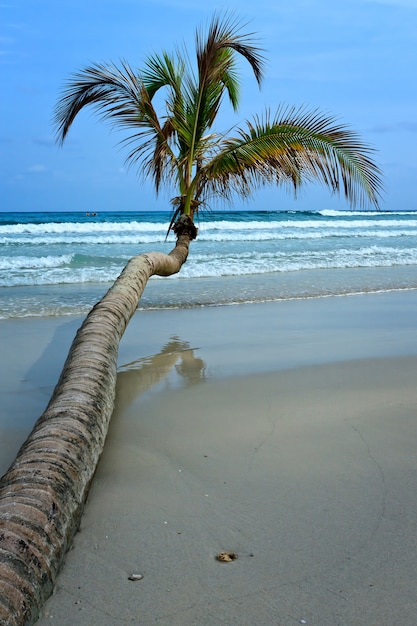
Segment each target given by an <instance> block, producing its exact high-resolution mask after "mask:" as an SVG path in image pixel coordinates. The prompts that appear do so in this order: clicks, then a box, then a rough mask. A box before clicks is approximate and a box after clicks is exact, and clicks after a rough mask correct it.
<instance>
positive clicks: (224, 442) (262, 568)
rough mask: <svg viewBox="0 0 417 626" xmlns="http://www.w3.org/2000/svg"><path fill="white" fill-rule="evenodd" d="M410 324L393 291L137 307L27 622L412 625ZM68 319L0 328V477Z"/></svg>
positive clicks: (37, 402) (415, 433)
mask: <svg viewBox="0 0 417 626" xmlns="http://www.w3.org/2000/svg"><path fill="white" fill-rule="evenodd" d="M416 311H417V293H416V292H402V293H388V294H376V295H368V296H352V297H330V298H322V299H315V300H300V301H288V302H277V303H270V304H268V303H265V304H260V305H239V306H230V307H213V308H211V309H210V308H209V309H200V310H198V309H194V310H172V311H147V312H138V313H137V314H136V315H135V317H134V319H133V320H132V321H131V323H130V325H129V327H128V330H127V331H126V334H125V337H124V338H123V340H122V344H121V347H120V358H119V364H120V368H119V377H118V394H117V405H116V409H115V413H114V415H113V418H112V422H111V425H110V431H109V435H108V439H107V442H106V447H105V450H104V453H103V456H102V459H101V462H100V464H99V467H98V470H97V473H96V476H95V480H94V482H93V485H92V489H91V491H90V496H89V500H88V503H87V506H86V510H85V514H84V517H83V520H82V523H81V528H80V532H79V533H78V534H77V536H76V538H75V541H74V546H73V548H72V550H70V552H69V553H68V554H67V557H66V562H65V566H64V568H63V570H62V572H61V574H60V576H59V578H58V580H57V585H56V591H55V593H54V595H53V596H52V597H51V598H50V600H49V601H48V602H47V603H46V605H45V607H44V611H43V616H42V617H41V619H40V620H39V622H38V624H41V625H42V626H44V625H46V624H54V625H56V626H66V625H68V626H69V625H71V626H74V625H80V626H81V625H86V624H88V625H89V626H90V625H97V626H99V625H100V626H113V625H116V624H117V625H118V624H125V623H131V624H143V625H146V626H147V625H152V624H163V625H167V626H168V625H170V626H171V625H175V626H188V625H203V626H211V625H218V624H222V625H223V624H224V625H234V626H235V625H239V626H240V625H242V626H246V625H247V626H253V625H269V624H271V625H272V624H280V625H281V624H282V625H284V626H291V625H292V624H300V623H305V624H310V625H314V626H327V625H329V626H330V625H332V626H334V625H337V624H340V625H343V626H359V625H361V624H367V625H372V624H375V625H376V624H378V625H384V626H397V625H398V624H401V625H402V626H403V625H404V626H414V624H415V623H416V617H415V616H416V610H417V600H416V598H415V588H416V583H417V570H416V565H415V554H416V542H417V532H416V531H417V503H416V499H415V486H416V476H417V460H416V453H415V450H416V444H417V390H416V389H417V387H416V374H417V333H416V325H417V324H416ZM79 323H80V320H77V319H65V318H61V319H60V320H59V319H50V320H44V319H41V320H20V321H14V322H12V321H11V322H2V323H1V324H0V334H1V340H2V345H7V346H8V347H9V352H7V353H6V352H3V354H10V357H7V364H6V363H5V359H4V357H3V358H2V360H1V361H2V362H1V365H2V377H1V380H2V386H1V388H0V391H1V396H2V398H3V399H4V403H2V408H1V409H0V411H1V412H0V417H1V424H2V430H3V434H4V435H5V438H4V437H2V439H1V451H2V454H1V462H2V464H3V465H6V466H7V463H6V461H5V459H6V458H7V457H8V456H13V454H14V453H15V451H16V450H15V449H16V447H17V446H18V445H19V438H20V439H23V438H24V436H26V432H25V431H27V430H28V429H29V428H30V423H31V418H30V415H32V418H33V419H32V421H34V419H36V417H37V416H38V415H39V413H40V411H41V410H42V408H43V406H42V405H43V404H46V401H47V400H48V398H49V395H50V392H51V391H52V387H53V385H54V384H55V382H56V379H57V377H58V375H59V372H60V368H61V366H62V363H63V360H64V358H65V356H66V352H67V350H68V347H69V344H70V342H71V340H72V338H73V336H74V334H75V330H76V328H77V327H78V325H79ZM13 347H14V348H13ZM12 348H13V349H12ZM38 409H39V410H38ZM34 411H37V413H36V414H34V413H33V412H34ZM2 469H3V470H4V469H6V467H3V468H2ZM221 551H230V552H234V553H236V554H237V559H236V560H234V561H232V562H228V563H221V562H218V561H217V560H216V554H218V553H219V552H221ZM131 574H141V575H142V576H143V578H142V579H141V580H136V581H131V580H129V576H130V575H131Z"/></svg>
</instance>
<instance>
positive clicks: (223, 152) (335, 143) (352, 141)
mask: <svg viewBox="0 0 417 626" xmlns="http://www.w3.org/2000/svg"><path fill="white" fill-rule="evenodd" d="M372 152H373V150H372V148H370V147H369V146H367V145H366V144H364V143H363V142H362V141H361V140H360V138H359V137H358V135H357V134H356V133H354V132H353V131H351V130H350V129H349V128H347V127H346V126H342V125H339V124H337V123H336V122H335V120H334V119H333V118H332V117H329V116H326V115H323V114H322V113H320V112H319V111H316V110H314V111H307V110H305V109H304V108H302V109H298V110H296V109H295V108H290V109H284V108H281V109H279V110H278V112H277V114H276V115H275V117H274V118H273V119H272V120H271V119H270V114H269V113H268V112H266V113H265V115H264V117H262V118H260V117H255V119H254V121H253V122H248V123H247V128H246V129H241V130H240V131H239V133H238V136H237V137H234V138H230V139H226V140H224V141H223V143H222V145H221V147H220V150H219V153H218V154H217V155H216V156H215V157H213V159H212V160H211V161H210V162H208V163H207V164H206V166H205V168H204V172H202V175H203V174H204V176H205V179H206V181H207V182H206V183H205V184H207V186H208V187H211V188H212V189H213V190H214V189H218V190H219V192H220V191H221V190H223V189H224V188H225V187H226V186H227V185H231V186H232V187H233V188H234V190H235V191H236V192H237V193H240V194H242V195H246V194H247V193H248V192H249V189H252V188H254V187H259V186H261V185H265V184H268V183H278V184H290V185H291V186H292V187H293V188H294V189H297V188H298V187H299V186H300V185H301V184H302V183H303V182H306V181H314V180H315V181H318V182H320V183H323V184H325V185H327V186H328V187H330V189H331V190H332V191H333V192H338V191H341V190H342V191H343V193H344V195H345V197H346V199H347V200H348V201H349V202H350V203H351V204H356V203H359V204H361V205H364V204H366V203H367V202H371V203H372V204H374V205H375V206H378V199H379V196H380V189H381V177H380V170H379V168H378V167H377V166H376V165H375V163H374V162H373V160H372V159H371V158H370V154H371V153H372Z"/></svg>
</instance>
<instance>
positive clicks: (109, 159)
mask: <svg viewBox="0 0 417 626" xmlns="http://www.w3.org/2000/svg"><path fill="white" fill-rule="evenodd" d="M219 8H221V9H223V10H225V9H226V10H231V11H236V14H237V15H238V16H239V17H242V19H243V20H244V21H249V29H250V30H251V31H255V32H256V33H258V36H259V39H260V41H261V44H262V46H263V47H264V48H265V50H266V57H267V67H266V75H265V80H264V84H263V87H262V90H261V91H259V90H258V89H257V86H256V82H255V80H254V78H253V76H251V74H250V68H249V66H248V65H247V64H246V65H245V63H244V62H242V64H241V65H240V67H241V76H242V83H243V89H242V103H241V108H240V110H239V112H238V114H237V115H235V114H232V112H231V110H230V109H229V107H228V105H226V106H225V108H224V112H223V115H222V117H221V118H220V120H219V126H218V129H219V130H225V129H227V128H229V127H230V126H231V125H232V124H235V123H240V122H243V121H244V120H246V119H248V118H250V117H251V116H252V115H253V114H255V113H260V112H262V111H263V110H264V109H265V107H270V108H271V109H272V110H274V109H275V108H277V107H278V105H279V104H281V103H286V104H294V105H296V106H300V105H308V107H311V108H319V109H321V110H322V111H324V112H326V113H330V114H332V115H334V116H335V117H336V118H337V119H338V120H339V121H341V122H344V123H346V124H348V125H349V126H351V127H352V128H353V129H354V130H356V131H357V132H359V133H360V134H361V136H362V138H363V139H365V140H366V141H367V142H368V143H369V144H371V145H372V146H373V147H374V148H375V149H376V151H377V152H376V154H375V159H376V161H377V163H378V164H379V165H380V167H381V169H382V171H383V175H384V183H385V188H386V191H385V194H384V197H383V200H382V202H381V208H382V209H383V210H390V211H391V210H415V209H417V194H416V182H417V156H416V155H417V152H416V150H415V142H416V141H417V110H416V103H417V80H416V77H417V71H416V67H417V0H349V2H339V1H335V0H290V1H288V0H286V1H284V0H275V1H274V2H272V0H256V1H254V0H251V1H247V0H230V1H228V0H225V2H223V3H222V4H219V3H217V2H211V0H206V1H204V2H195V0H163V1H159V0H153V1H151V2H146V1H144V0H117V1H116V0H112V1H110V0H100V1H98V0H97V1H96V0H94V1H93V0H72V1H71V2H67V1H66V0H60V1H59V2H58V1H57V0H36V1H35V0H0V71H1V74H2V76H1V84H2V97H1V100H0V113H1V115H0V151H1V154H0V158H1V164H0V210H1V211H44V210H45V211H55V210H81V211H84V210H85V211H104V210H153V209H155V210H167V209H169V208H170V205H169V198H170V197H171V195H173V194H172V193H171V190H168V191H167V192H162V193H161V194H160V196H159V197H156V196H155V193H154V192H153V189H152V187H151V186H150V184H149V183H146V182H144V181H142V180H141V179H140V178H138V176H137V174H136V173H135V171H134V170H132V169H131V170H128V169H127V168H126V167H125V164H124V153H123V151H122V149H121V148H120V146H119V145H118V144H119V141H120V138H121V136H120V135H119V134H118V133H117V132H114V131H112V130H111V129H110V127H109V126H107V125H106V124H105V123H103V122H102V121H100V120H99V119H98V118H97V117H96V116H94V115H92V114H91V111H88V109H86V110H85V111H84V112H82V113H81V114H80V115H79V117H78V118H77V119H76V120H75V122H74V124H73V126H72V128H71V130H70V133H69V136H68V139H67V141H66V143H65V144H64V146H63V147H59V146H57V145H56V143H55V140H54V132H53V127H52V123H51V119H52V116H53V108H54V105H55V103H56V100H57V98H58V96H59V93H60V91H61V90H62V87H63V85H64V83H65V81H66V80H67V78H68V77H69V75H70V74H71V73H73V72H75V71H77V70H79V69H81V68H83V67H84V66H86V65H87V64H89V63H90V62H94V61H96V62H106V61H116V62H117V61H118V60H119V59H122V58H124V59H126V60H128V61H129V63H130V64H131V65H132V66H133V67H136V68H138V69H139V68H140V67H141V66H142V64H143V60H144V59H145V58H146V56H147V55H148V54H149V53H152V52H157V51H159V50H161V49H167V50H172V49H173V48H174V47H175V45H176V44H177V43H185V44H186V45H187V46H188V47H189V48H190V50H193V46H194V34H195V30H196V28H197V27H199V26H204V25H205V24H207V23H208V22H209V20H210V18H211V16H212V15H213V13H214V12H215V11H216V10H218V9H219ZM216 208H217V207H216ZM233 208H235V209H239V208H246V209H269V210H283V209H300V210H307V209H313V210H320V209H347V208H349V206H348V205H347V203H346V202H345V201H344V200H343V199H339V198H338V197H334V196H332V195H331V194H330V192H329V191H328V190H327V189H325V188H322V187H320V186H318V185H311V184H310V185H307V186H305V187H304V188H303V189H302V190H301V191H300V193H299V196H298V198H297V199H294V198H293V197H292V196H291V195H289V194H288V193H287V192H286V191H285V190H284V189H279V188H271V187H270V188H267V189H264V190H262V191H260V192H257V193H256V194H255V195H254V196H253V198H252V199H250V200H248V202H247V203H245V204H242V202H241V201H240V200H236V202H235V203H234V206H233Z"/></svg>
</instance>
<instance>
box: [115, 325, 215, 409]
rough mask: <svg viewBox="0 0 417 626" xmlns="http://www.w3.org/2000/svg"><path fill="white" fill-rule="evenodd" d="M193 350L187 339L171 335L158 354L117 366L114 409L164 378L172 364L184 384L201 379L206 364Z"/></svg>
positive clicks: (201, 380)
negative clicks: (183, 339)
mask: <svg viewBox="0 0 417 626" xmlns="http://www.w3.org/2000/svg"><path fill="white" fill-rule="evenodd" d="M194 352H195V349H193V348H190V346H189V343H188V342H186V341H182V340H181V339H179V337H176V336H173V337H171V339H170V341H168V343H166V344H165V346H164V347H163V348H162V350H161V351H160V352H159V353H158V354H155V355H153V356H150V357H145V358H141V359H137V360H136V361H131V362H130V363H126V364H125V365H121V366H119V368H118V374H117V385H116V402H115V408H116V410H117V411H124V410H126V409H127V407H128V406H129V405H130V404H131V403H132V402H133V401H134V400H135V399H136V398H137V397H138V396H139V395H140V394H142V393H144V392H145V391H147V390H148V389H150V388H151V387H153V386H155V385H157V384H158V383H159V382H161V380H163V379H164V378H166V377H167V376H168V374H169V373H170V372H171V370H172V369H173V368H174V367H175V370H176V372H177V374H178V375H179V376H180V377H181V378H182V380H183V385H184V386H187V387H188V386H191V385H195V384H198V383H201V382H203V381H204V380H205V379H206V377H205V368H206V365H205V362H204V361H203V359H200V358H197V357H196V356H195V354H194Z"/></svg>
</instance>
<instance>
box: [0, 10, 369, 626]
mask: <svg viewBox="0 0 417 626" xmlns="http://www.w3.org/2000/svg"><path fill="white" fill-rule="evenodd" d="M196 43H197V58H196V64H195V70H194V69H193V67H192V66H191V64H190V62H189V60H188V57H187V56H186V55H185V54H184V53H183V54H182V53H180V52H177V53H176V54H175V55H169V54H168V53H166V52H164V53H162V54H161V55H154V56H151V57H150V58H149V59H148V61H147V62H146V64H145V67H144V70H143V71H142V72H141V73H137V72H134V71H133V70H132V69H131V68H130V66H129V65H128V64H127V63H126V62H123V63H122V64H121V67H119V68H118V67H116V66H115V65H112V64H110V65H106V66H103V65H93V66H91V67H87V68H86V69H85V70H83V71H82V72H80V73H79V74H76V75H75V76H74V77H73V78H72V79H71V80H70V82H69V84H68V86H67V88H66V91H65V92H64V94H63V95H62V97H61V98H60V100H59V102H58V105H57V108H56V116H55V122H56V125H57V129H58V137H59V139H60V141H61V142H62V141H64V139H65V137H66V135H67V133H68V130H69V128H70V126H71V124H72V122H73V121H74V119H75V117H76V116H77V114H78V113H79V112H80V111H81V110H82V109H83V108H84V107H86V106H88V105H91V106H92V107H93V108H94V109H95V110H96V111H97V112H98V113H99V114H100V115H101V116H102V117H103V118H105V119H108V120H110V121H111V122H112V123H113V124H115V125H116V126H120V127H122V128H127V129H129V130H130V131H131V132H132V133H133V134H131V135H129V136H128V137H127V138H126V139H125V140H124V141H125V143H126V144H127V145H128V146H129V148H128V150H129V151H128V155H127V160H128V162H129V163H131V164H133V165H138V166H139V170H140V171H141V173H142V174H144V175H145V176H150V177H151V178H152V179H153V182H154V184H155V188H156V191H157V192H158V191H159V189H160V187H161V185H162V184H164V185H172V188H173V189H174V190H175V191H174V194H175V195H174V197H173V200H172V203H173V207H174V211H173V220H172V222H171V226H172V230H173V231H174V233H175V234H176V245H175V247H174V249H173V250H172V251H171V252H170V253H169V254H163V253H156V252H150V253H148V254H142V255H140V256H137V257H134V258H133V259H131V261H129V263H128V264H127V265H126V267H125V269H124V270H123V272H122V273H121V275H120V276H119V278H118V279H117V280H116V282H115V283H114V285H113V286H112V287H111V288H110V290H109V291H108V292H107V294H106V295H105V296H104V297H103V299H102V300H101V301H100V302H98V303H97V304H96V305H95V307H94V308H93V309H92V311H91V312H90V313H89V315H88V316H87V318H86V319H85V321H84V322H83V324H82V326H81V327H80V329H79V331H78V333H77V335H76V337H75V339H74V342H73V344H72V346H71V349H70V352H69V354H68V357H67V360H66V363H65V365H64V368H63V371H62V373H61V377H60V379H59V381H58V384H57V386H56V388H55V391H54V393H53V396H52V398H51V400H50V402H49V404H48V406H47V408H46V410H45V411H44V413H43V414H42V415H41V417H40V418H39V419H38V421H37V422H36V424H35V426H34V428H33V430H32V433H31V434H30V435H29V437H28V439H27V440H26V442H25V443H24V444H23V446H22V448H21V449H20V451H19V453H18V455H17V457H16V460H15V461H14V463H13V464H12V465H11V467H10V468H9V470H8V471H7V473H6V474H5V475H4V476H3V478H2V479H1V481H0V624H8V626H17V625H20V624H31V623H33V621H35V620H36V618H37V615H38V614H39V611H40V609H41V606H42V604H43V602H44V601H45V599H46V598H47V597H48V595H49V594H50V593H51V590H52V588H53V585H54V582H55V579H56V576H57V573H58V571H59V569H60V567H61V566H62V562H63V559H64V555H65V552H66V550H67V549H68V547H69V546H70V544H71V541H72V538H73V536H74V534H75V532H76V531H77V528H78V524H79V520H80V517H81V514H82V510H83V506H84V504H85V500H86V498H87V494H88V489H89V486H90V483H91V481H92V479H93V476H94V471H95V468H96V465H97V462H98V459H99V457H100V454H101V451H102V449H103V445H104V440H105V437H106V433H107V428H108V423H109V420H110V417H111V414H112V411H113V406H114V398H115V386H116V366H117V352H118V346H119V342H120V339H121V337H122V335H123V332H124V330H125V328H126V326H127V324H128V322H129V320H130V318H131V317H132V315H133V314H134V312H135V310H136V307H137V305H138V302H139V299H140V297H141V295H142V292H143V289H144V287H145V285H146V283H147V281H148V279H149V278H150V276H152V275H154V274H158V275H162V276H166V275H169V274H173V273H175V272H178V271H179V270H180V268H181V266H182V265H183V263H184V262H185V261H186V259H187V255H188V250H189V245H190V241H191V240H192V239H194V238H195V237H196V235H197V229H196V228H195V226H194V217H195V215H196V213H197V212H198V210H199V208H202V207H204V206H205V205H206V204H207V203H208V202H209V201H210V199H211V198H212V197H216V196H218V197H221V198H224V199H226V200H231V199H232V198H233V197H234V196H235V195H236V194H237V195H240V196H244V197H246V196H247V195H248V194H249V193H251V192H252V191H253V190H254V189H256V188H258V187H259V186H261V185H264V184H271V183H275V184H278V185H279V184H284V185H289V186H290V187H292V188H294V189H295V190H297V189H298V188H299V186H300V185H301V184H302V183H303V182H305V181H310V180H317V181H319V182H321V183H324V184H325V185H327V186H328V187H329V188H330V189H331V190H332V191H343V193H344V195H345V196H346V198H347V199H348V201H350V202H351V203H353V204H355V203H361V204H363V203H365V201H369V202H370V203H371V204H373V205H375V206H377V204H378V195H379V192H380V188H381V183H380V174H379V170H378V168H377V167H376V165H375V164H374V163H373V161H372V160H371V158H370V153H371V150H370V148H368V147H367V146H366V145H365V144H363V143H362V142H361V140H360V139H359V138H358V137H357V135H356V134H355V133H353V132H352V131H350V130H348V129H347V128H345V127H343V126H340V125H337V124H336V123H335V122H334V120H332V119H331V118H329V117H327V116H325V115H322V114H321V113H319V112H318V111H307V110H305V109H301V110H296V109H294V108H284V107H281V108H280V109H278V112H277V113H276V114H275V115H271V114H270V113H269V112H265V113H264V114H263V115H262V116H259V117H255V118H254V120H253V121H252V122H247V124H246V127H245V128H241V129H235V130H234V133H233V135H232V136H226V135H223V134H220V133H218V132H215V131H214V129H213V126H214V122H215V120H216V117H217V114H218V112H219V109H220V106H221V104H222V103H223V100H224V99H225V97H228V99H229V100H230V102H231V104H232V106H233V108H234V109H236V108H237V106H238V103H239V80H238V76H237V71H236V57H237V56H238V55H241V56H243V57H244V58H245V59H246V60H247V61H248V62H249V64H250V66H251V68H252V70H253V72H254V75H255V78H256V80H257V81H258V83H260V82H261V79H262V73H263V58H262V56H261V52H260V50H259V48H257V47H256V46H255V45H254V42H253V40H252V35H245V34H244V33H243V32H242V29H241V27H240V25H239V23H238V22H236V21H234V20H233V19H232V18H230V17H227V16H226V17H225V18H223V19H221V18H220V17H219V16H215V17H214V19H213V20H212V22H211V25H210V27H209V30H208V34H207V36H206V37H204V36H203V35H202V34H201V33H198V34H197V41H196ZM161 90H163V93H164V94H165V112H164V115H163V116H162V117H161V116H158V114H157V111H156V107H155V104H154V103H155V97H156V96H157V94H158V95H161V94H160V92H161Z"/></svg>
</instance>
